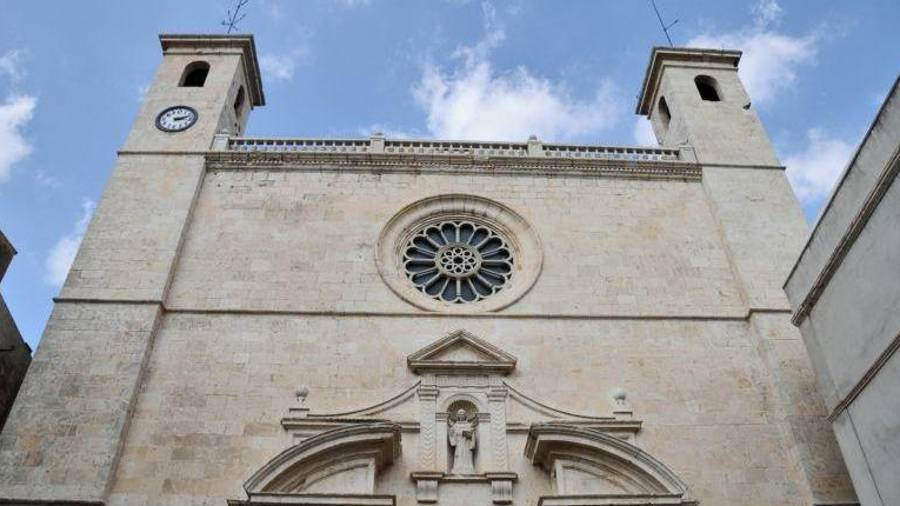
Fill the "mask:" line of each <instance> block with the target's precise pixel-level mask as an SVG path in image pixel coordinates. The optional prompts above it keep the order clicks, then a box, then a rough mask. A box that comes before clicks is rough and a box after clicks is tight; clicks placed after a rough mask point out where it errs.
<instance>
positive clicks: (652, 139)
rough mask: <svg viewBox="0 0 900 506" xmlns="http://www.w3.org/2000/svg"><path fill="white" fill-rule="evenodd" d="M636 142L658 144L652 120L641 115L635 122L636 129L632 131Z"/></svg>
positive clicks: (650, 144)
mask: <svg viewBox="0 0 900 506" xmlns="http://www.w3.org/2000/svg"><path fill="white" fill-rule="evenodd" d="M631 135H632V137H633V138H634V142H635V143H636V144H637V145H638V146H657V145H658V143H657V142H656V134H655V133H653V125H652V124H650V120H648V119H647V118H645V117H643V116H641V117H639V118H637V119H636V120H635V122H634V129H633V130H632V131H631Z"/></svg>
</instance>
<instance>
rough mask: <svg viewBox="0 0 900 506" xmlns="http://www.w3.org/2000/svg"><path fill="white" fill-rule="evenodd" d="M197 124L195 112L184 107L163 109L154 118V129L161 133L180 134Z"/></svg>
mask: <svg viewBox="0 0 900 506" xmlns="http://www.w3.org/2000/svg"><path fill="white" fill-rule="evenodd" d="M196 122H197V111H195V110H194V108H193V107H188V106H186V105H176V106H173V107H169V108H167V109H164V110H163V112H161V113H159V116H157V117H156V128H158V129H160V130H162V131H163V132H181V131H182V130H187V129H188V128H190V127H191V126H193V124H194V123H196Z"/></svg>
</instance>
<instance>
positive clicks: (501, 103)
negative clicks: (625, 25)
mask: <svg viewBox="0 0 900 506" xmlns="http://www.w3.org/2000/svg"><path fill="white" fill-rule="evenodd" d="M482 10H483V12H484V28H485V36H484V39H483V40H481V41H480V42H479V43H477V44H476V45H474V46H463V47H460V48H459V49H457V50H456V52H455V53H454V54H453V57H454V59H456V60H458V61H459V62H460V63H459V65H458V66H457V68H456V69H455V70H453V71H449V72H445V70H444V69H441V68H439V67H437V66H435V65H433V64H427V65H425V67H424V69H423V72H422V77H421V79H420V80H419V82H418V83H417V84H416V85H415V86H414V88H413V96H414V98H415V100H416V103H418V104H419V105H420V106H421V107H422V108H423V109H425V112H426V114H427V128H428V131H429V133H430V134H431V135H433V136H435V137H441V138H450V139H475V138H477V139H495V140H517V141H524V140H525V139H526V138H528V136H529V135H532V134H535V135H538V136H539V137H541V138H543V139H546V140H561V139H563V138H572V137H579V136H581V137H583V136H586V135H589V134H593V133H597V132H599V131H601V130H604V129H606V128H608V127H610V126H612V124H613V123H614V122H615V120H616V119H617V117H618V111H619V107H618V104H617V100H616V99H615V97H614V93H613V89H614V88H613V86H612V84H611V83H610V82H608V81H605V82H602V83H601V84H600V86H598V89H597V90H596V92H595V93H594V96H593V97H591V98H589V99H586V100H579V99H576V98H574V97H572V96H571V94H570V93H569V91H568V90H567V88H566V86H565V83H561V82H552V81H550V80H548V79H546V78H543V77H540V76H535V75H533V74H532V73H531V72H530V71H529V70H528V69H527V68H525V67H523V66H520V67H518V68H516V69H515V70H512V71H509V72H498V71H496V70H495V69H494V66H493V64H492V63H491V60H490V52H491V50H492V49H494V48H495V47H496V46H497V45H499V44H500V43H501V42H502V41H503V40H504V38H505V34H504V31H503V28H502V26H500V25H499V24H497V22H496V20H495V17H496V13H495V10H494V8H493V6H492V5H491V4H490V3H483V4H482Z"/></svg>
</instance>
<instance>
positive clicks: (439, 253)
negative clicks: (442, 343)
mask: <svg viewBox="0 0 900 506" xmlns="http://www.w3.org/2000/svg"><path fill="white" fill-rule="evenodd" d="M402 260H403V261H402V263H403V267H404V271H405V274H406V276H407V278H408V279H409V280H410V281H411V282H412V284H413V285H414V286H415V287H416V288H417V289H419V290H420V291H421V292H422V293H424V294H425V295H427V296H429V297H431V298H433V299H437V300H440V301H444V302H447V303H451V304H465V303H470V302H477V301H479V300H482V299H485V298H487V297H490V296H491V295H493V294H495V293H497V292H499V291H500V290H502V289H503V288H504V287H506V286H507V285H508V284H509V281H510V278H511V276H512V273H513V264H514V259H513V254H512V248H511V247H510V245H509V243H508V241H507V240H506V239H505V238H504V237H503V236H502V235H500V234H499V233H498V232H497V231H496V230H494V229H493V228H491V227H489V226H487V225H484V224H480V223H476V222H474V221H469V220H445V221H441V222H439V223H433V224H429V225H427V226H425V227H423V228H422V229H421V230H419V231H418V232H417V233H415V234H414V235H413V236H412V238H411V239H410V240H409V242H408V243H407V245H406V248H405V249H404V251H403V259H402Z"/></svg>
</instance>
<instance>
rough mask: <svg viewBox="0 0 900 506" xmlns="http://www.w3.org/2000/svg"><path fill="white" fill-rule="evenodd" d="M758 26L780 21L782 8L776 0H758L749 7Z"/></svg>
mask: <svg viewBox="0 0 900 506" xmlns="http://www.w3.org/2000/svg"><path fill="white" fill-rule="evenodd" d="M750 10H751V12H753V16H754V18H755V19H754V21H756V24H757V25H758V26H763V27H765V26H767V25H771V24H774V23H777V22H779V21H781V15H782V13H783V12H784V10H783V9H782V8H781V6H780V5H778V2H777V1H776V0H759V1H758V2H756V4H755V5H753V7H751V8H750Z"/></svg>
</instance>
